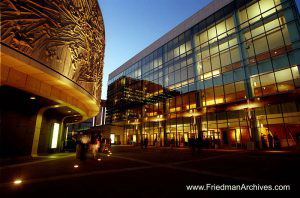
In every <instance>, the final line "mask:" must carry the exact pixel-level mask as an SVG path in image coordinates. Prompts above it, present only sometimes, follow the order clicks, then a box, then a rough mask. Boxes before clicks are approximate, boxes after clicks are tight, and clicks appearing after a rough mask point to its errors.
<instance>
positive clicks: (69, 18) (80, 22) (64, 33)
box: [1, 0, 105, 119]
mask: <svg viewBox="0 0 300 198" xmlns="http://www.w3.org/2000/svg"><path fill="white" fill-rule="evenodd" d="M104 48H105V35H104V23H103V18H102V14H101V10H100V8H99V5H98V3H97V1H96V0H53V1H42V0H34V1H18V2H16V1H13V0H7V1H4V2H1V85H8V86H12V87H16V88H18V89H22V90H25V91H27V92H31V93H34V94H36V95H40V96H43V97H46V98H48V99H51V100H53V101H55V102H58V103H59V104H62V105H65V106H68V107H70V108H72V109H74V110H76V111H77V112H79V113H80V114H81V115H82V117H83V119H87V118H89V117H92V116H95V115H97V113H98V111H99V106H100V96H101V87H102V77H103V58H104Z"/></svg>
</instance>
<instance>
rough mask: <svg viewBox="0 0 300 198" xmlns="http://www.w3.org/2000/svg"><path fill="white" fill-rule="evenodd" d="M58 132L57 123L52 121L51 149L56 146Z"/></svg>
mask: <svg viewBox="0 0 300 198" xmlns="http://www.w3.org/2000/svg"><path fill="white" fill-rule="evenodd" d="M58 132H59V124H58V123H54V124H53V133H52V143H51V148H52V149H54V148H56V147H57V140H58Z"/></svg>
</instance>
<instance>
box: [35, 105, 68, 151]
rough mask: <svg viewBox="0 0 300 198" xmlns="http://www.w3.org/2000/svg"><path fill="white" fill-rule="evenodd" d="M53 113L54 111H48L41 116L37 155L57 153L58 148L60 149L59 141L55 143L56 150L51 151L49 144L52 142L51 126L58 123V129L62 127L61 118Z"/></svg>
mask: <svg viewBox="0 0 300 198" xmlns="http://www.w3.org/2000/svg"><path fill="white" fill-rule="evenodd" d="M53 111H54V110H53V109H49V110H47V111H46V112H45V113H44V115H43V120H42V126H41V132H40V140H39V147H38V154H46V153H51V152H57V151H59V147H60V143H59V141H58V143H57V149H51V142H52V135H53V124H54V123H58V124H60V128H61V127H63V126H62V125H61V121H62V117H61V116H60V115H58V114H56V113H55V112H53ZM61 131H62V130H60V132H61ZM59 135H60V134H59Z"/></svg>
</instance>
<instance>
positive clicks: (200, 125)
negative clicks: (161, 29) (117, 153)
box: [107, 0, 300, 149]
mask: <svg viewBox="0 0 300 198" xmlns="http://www.w3.org/2000/svg"><path fill="white" fill-rule="evenodd" d="M299 19H300V17H299V11H298V9H297V7H296V4H295V1H294V0H260V1H254V0H252V1H250V0H225V1H222V0H215V1H213V2H212V3H210V4H209V5H208V6H206V7H205V8H203V9H202V10H200V11H199V12H197V13H195V14H194V15H192V16H191V17H190V18H188V19H187V20H185V21H184V22H183V23H181V24H179V25H178V26H177V27H175V28H174V29H172V30H171V31H170V32H168V33H167V34H165V35H164V36H163V37H161V38H160V39H158V40H157V41H155V42H154V43H153V44H151V45H150V46H148V47H147V48H145V49H144V50H143V51H141V52H140V53H139V54H137V55H136V56H134V57H133V58H131V59H130V60H129V61H127V62H126V63H125V64H123V65H122V66H120V67H119V68H118V69H116V70H115V71H114V72H112V73H111V74H110V75H109V83H108V84H109V85H108V94H107V95H108V97H107V98H108V100H107V123H110V124H111V125H113V126H121V127H122V130H120V131H118V132H116V131H112V132H111V133H120V134H121V137H122V138H121V139H122V142H123V144H135V143H136V144H139V143H140V141H141V140H143V139H144V138H146V137H147V138H148V140H149V143H150V145H151V144H153V145H154V144H156V145H160V146H168V145H170V143H171V142H172V143H173V142H174V143H175V145H176V146H179V147H182V146H186V145H187V144H188V142H189V139H190V138H193V137H194V138H197V137H201V138H203V141H204V144H205V145H206V146H207V147H211V148H220V147H222V148H226V147H237V148H252V149H253V148H255V147H256V148H289V147H293V146H297V145H299V136H300V89H299V88H300V73H299V71H300V20H299Z"/></svg>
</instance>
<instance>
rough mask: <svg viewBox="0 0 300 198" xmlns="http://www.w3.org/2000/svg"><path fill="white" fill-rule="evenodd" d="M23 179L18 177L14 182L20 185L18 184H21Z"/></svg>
mask: <svg viewBox="0 0 300 198" xmlns="http://www.w3.org/2000/svg"><path fill="white" fill-rule="evenodd" d="M22 182H23V181H22V180H21V179H16V180H15V181H14V184H16V185H18V184H21V183H22Z"/></svg>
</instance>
